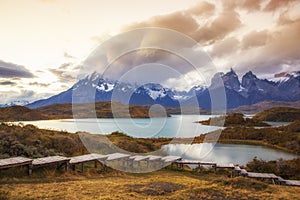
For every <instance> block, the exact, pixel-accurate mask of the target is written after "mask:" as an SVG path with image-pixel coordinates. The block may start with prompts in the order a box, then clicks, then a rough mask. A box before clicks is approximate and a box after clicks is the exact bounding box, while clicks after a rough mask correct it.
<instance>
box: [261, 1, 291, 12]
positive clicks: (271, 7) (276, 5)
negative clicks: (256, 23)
mask: <svg viewBox="0 0 300 200" xmlns="http://www.w3.org/2000/svg"><path fill="white" fill-rule="evenodd" d="M295 1H297V0H271V1H270V2H269V3H268V4H267V5H266V7H265V9H264V11H275V10H277V9H280V8H283V7H285V6H287V5H288V4H290V3H291V2H295Z"/></svg>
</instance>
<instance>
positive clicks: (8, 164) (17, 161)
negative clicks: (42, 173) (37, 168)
mask: <svg viewBox="0 0 300 200" xmlns="http://www.w3.org/2000/svg"><path fill="white" fill-rule="evenodd" d="M32 161H33V159H29V158H25V157H13V158H6V159H0V169H9V168H13V167H19V166H27V169H28V174H29V175H30V174H31V173H32Z"/></svg>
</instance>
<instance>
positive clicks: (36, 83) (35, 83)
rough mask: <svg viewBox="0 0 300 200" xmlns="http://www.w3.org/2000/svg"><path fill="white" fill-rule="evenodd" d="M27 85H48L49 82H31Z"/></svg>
mask: <svg viewBox="0 0 300 200" xmlns="http://www.w3.org/2000/svg"><path fill="white" fill-rule="evenodd" d="M29 85H31V86H38V87H48V86H49V85H50V84H49V83H39V82H31V83H29Z"/></svg>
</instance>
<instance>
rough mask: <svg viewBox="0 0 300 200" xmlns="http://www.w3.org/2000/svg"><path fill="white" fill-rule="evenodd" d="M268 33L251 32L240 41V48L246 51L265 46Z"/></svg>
mask: <svg viewBox="0 0 300 200" xmlns="http://www.w3.org/2000/svg"><path fill="white" fill-rule="evenodd" d="M268 37H269V35H268V31H266V30H264V31H252V32H250V33H248V34H247V35H245V36H244V38H243V40H242V48H243V49H248V48H252V47H258V46H263V45H265V44H266V43H267V42H268V41H267V40H268Z"/></svg>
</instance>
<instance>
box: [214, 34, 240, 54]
mask: <svg viewBox="0 0 300 200" xmlns="http://www.w3.org/2000/svg"><path fill="white" fill-rule="evenodd" d="M238 49H239V41H238V40H237V39H236V38H234V37H230V38H227V39H225V40H222V41H219V42H217V43H215V44H214V45H213V48H212V51H211V54H212V56H213V57H222V56H225V55H230V54H232V53H233V52H237V51H238Z"/></svg>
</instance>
